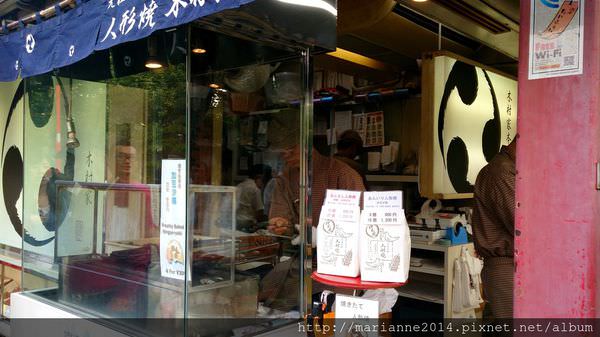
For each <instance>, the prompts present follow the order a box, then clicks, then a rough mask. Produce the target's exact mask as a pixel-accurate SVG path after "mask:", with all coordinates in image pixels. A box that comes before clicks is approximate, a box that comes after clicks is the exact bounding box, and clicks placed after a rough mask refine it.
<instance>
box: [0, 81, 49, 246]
mask: <svg viewBox="0 0 600 337" xmlns="http://www.w3.org/2000/svg"><path fill="white" fill-rule="evenodd" d="M23 94H24V82H23V81H21V82H20V83H19V86H18V87H17V90H16V92H15V95H14V96H13V100H12V102H11V105H10V108H9V111H8V116H7V118H6V125H5V127H4V135H3V137H2V153H4V149H5V148H6V135H7V134H8V128H9V127H10V123H11V120H12V116H13V114H14V111H15V108H16V107H17V104H18V103H19V101H20V100H21V99H22V98H23ZM22 192H23V158H22V156H21V151H19V148H18V147H17V146H14V145H13V146H11V147H10V148H9V149H8V151H6V155H5V156H4V157H3V158H2V193H3V196H4V207H5V209H6V213H7V214H8V217H9V219H10V222H11V224H12V225H13V228H14V229H15V231H16V232H17V234H18V235H19V236H21V237H22V238H23V241H25V242H26V243H28V244H29V245H31V246H34V247H40V246H44V245H46V244H48V243H49V242H51V241H52V240H54V236H52V237H50V238H48V239H44V240H38V239H36V238H34V237H32V236H31V235H30V234H29V233H28V232H27V230H26V229H24V228H23V222H22V220H21V218H20V217H19V212H18V210H17V202H18V200H19V196H20V195H21V193H22Z"/></svg>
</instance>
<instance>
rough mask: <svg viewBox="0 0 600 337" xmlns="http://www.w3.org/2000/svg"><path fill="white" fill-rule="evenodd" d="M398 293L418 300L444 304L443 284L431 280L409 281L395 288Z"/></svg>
mask: <svg viewBox="0 0 600 337" xmlns="http://www.w3.org/2000/svg"><path fill="white" fill-rule="evenodd" d="M396 291H398V295H399V296H402V297H408V298H412V299H416V300H420V301H426V302H432V303H437V304H444V285H443V284H437V283H432V282H420V281H412V280H411V281H410V282H408V283H406V285H404V287H401V288H397V289H396Z"/></svg>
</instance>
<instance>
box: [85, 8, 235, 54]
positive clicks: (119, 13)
mask: <svg viewBox="0 0 600 337" xmlns="http://www.w3.org/2000/svg"><path fill="white" fill-rule="evenodd" d="M238 6H239V0H228V1H227V0H109V1H108V3H107V4H106V11H105V12H104V15H103V17H102V22H101V24H100V33H99V35H98V42H97V43H96V49H97V50H101V49H106V48H109V47H112V46H114V45H117V44H120V43H123V42H127V41H134V40H138V39H141V38H144V37H146V36H148V35H150V34H152V32H154V31H157V30H160V29H165V28H169V27H175V26H179V25H182V24H185V23H188V22H191V21H194V20H195V19H197V18H199V17H203V16H206V15H209V14H213V13H216V12H220V11H222V10H226V9H230V8H235V7H238Z"/></svg>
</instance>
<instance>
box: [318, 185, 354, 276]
mask: <svg viewBox="0 0 600 337" xmlns="http://www.w3.org/2000/svg"><path fill="white" fill-rule="evenodd" d="M359 203H360V192H354V191H341V190H328V191H327V195H326V199H325V204H324V205H323V207H322V208H321V216H320V219H319V226H318V227H317V248H318V254H317V256H318V258H317V260H318V261H317V262H318V264H317V272H318V273H321V274H330V275H338V276H348V277H356V276H358V274H359V269H360V266H359V259H358V252H359V245H358V236H359V233H358V230H359V225H360V206H359Z"/></svg>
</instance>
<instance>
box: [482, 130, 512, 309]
mask: <svg viewBox="0 0 600 337" xmlns="http://www.w3.org/2000/svg"><path fill="white" fill-rule="evenodd" d="M517 137H518V136H516V137H515V139H513V141H512V142H511V143H510V144H509V145H508V146H503V147H502V148H501V149H500V152H499V153H498V154H497V155H496V156H495V157H494V158H492V160H491V161H490V162H489V163H488V164H487V165H486V166H485V167H483V168H482V169H481V171H480V172H479V175H478V176H477V181H476V182H475V193H474V198H475V209H474V212H473V239H474V243H475V250H476V251H477V254H479V256H480V257H482V258H483V261H484V262H483V270H482V273H481V276H482V284H483V293H484V299H485V301H486V310H485V311H484V312H485V313H486V314H487V313H489V315H490V316H491V317H490V318H493V319H506V318H512V317H513V280H514V260H513V258H514V230H515V173H516V169H515V160H516V148H517V140H516V139H517Z"/></svg>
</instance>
